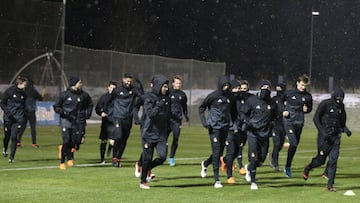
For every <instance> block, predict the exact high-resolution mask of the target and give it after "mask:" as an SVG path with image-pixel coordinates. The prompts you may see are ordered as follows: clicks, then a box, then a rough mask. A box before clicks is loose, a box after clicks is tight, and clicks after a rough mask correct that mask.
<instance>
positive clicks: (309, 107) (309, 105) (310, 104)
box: [304, 93, 313, 113]
mask: <svg viewBox="0 0 360 203" xmlns="http://www.w3.org/2000/svg"><path fill="white" fill-rule="evenodd" d="M304 104H305V105H306V106H307V111H306V112H304V113H310V112H311V111H312V107H313V99H312V96H311V94H310V93H308V95H307V99H306V101H305V103H304Z"/></svg>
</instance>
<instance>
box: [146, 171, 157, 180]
mask: <svg viewBox="0 0 360 203" xmlns="http://www.w3.org/2000/svg"><path fill="white" fill-rule="evenodd" d="M154 178H155V174H153V173H151V171H148V173H147V176H146V181H147V182H150V181H151V180H153V179H154Z"/></svg>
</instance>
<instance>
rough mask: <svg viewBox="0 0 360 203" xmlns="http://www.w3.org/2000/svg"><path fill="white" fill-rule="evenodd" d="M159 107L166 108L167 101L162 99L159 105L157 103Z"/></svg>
mask: <svg viewBox="0 0 360 203" xmlns="http://www.w3.org/2000/svg"><path fill="white" fill-rule="evenodd" d="M157 106H158V107H160V108H162V107H164V106H165V99H161V100H160V101H159V102H158V103H157Z"/></svg>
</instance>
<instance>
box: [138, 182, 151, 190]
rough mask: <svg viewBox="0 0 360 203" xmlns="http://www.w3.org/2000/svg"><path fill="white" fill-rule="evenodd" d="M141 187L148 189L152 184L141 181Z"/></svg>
mask: <svg viewBox="0 0 360 203" xmlns="http://www.w3.org/2000/svg"><path fill="white" fill-rule="evenodd" d="M140 188H141V189H145V190H148V189H150V186H149V185H148V184H147V183H140Z"/></svg>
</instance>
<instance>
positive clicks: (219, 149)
mask: <svg viewBox="0 0 360 203" xmlns="http://www.w3.org/2000/svg"><path fill="white" fill-rule="evenodd" d="M230 101H231V84H230V79H229V77H228V76H225V75H222V76H220V78H219V81H218V85H217V90H215V91H213V92H211V93H210V94H209V95H208V96H207V97H206V98H205V99H204V101H203V102H202V103H201V105H200V107H199V115H200V120H201V123H202V125H203V126H204V128H206V129H208V131H209V137H210V143H211V149H212V154H211V155H210V157H209V158H208V159H207V160H205V161H203V162H201V173H200V175H201V177H203V178H204V177H206V175H207V167H208V165H210V164H211V163H212V165H213V171H214V179H215V183H214V187H215V188H222V187H223V185H222V184H221V182H220V180H219V166H220V156H221V155H222V154H223V151H224V147H225V140H226V138H227V135H228V131H229V127H230V125H231V122H232V121H231V112H230V111H231V102H230ZM206 110H208V114H207V117H206V116H205V111H206Z"/></svg>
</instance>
